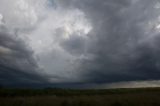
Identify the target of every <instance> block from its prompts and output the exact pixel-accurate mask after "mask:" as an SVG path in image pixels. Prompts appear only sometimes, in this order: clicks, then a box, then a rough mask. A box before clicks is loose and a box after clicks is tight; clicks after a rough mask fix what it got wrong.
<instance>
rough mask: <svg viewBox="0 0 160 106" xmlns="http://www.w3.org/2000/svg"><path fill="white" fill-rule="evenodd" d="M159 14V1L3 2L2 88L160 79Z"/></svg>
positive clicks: (0, 19) (0, 15)
mask: <svg viewBox="0 0 160 106" xmlns="http://www.w3.org/2000/svg"><path fill="white" fill-rule="evenodd" d="M11 4H12V5H11ZM159 14H160V1H159V0H152V1H151V0H130V1H128V0H100V1H97V0H81V1H79V0H38V1H37V0H14V1H12V0H1V1H0V77H1V79H0V81H1V82H0V83H12V84H14V83H23V82H28V83H32V82H37V83H40V82H42V83H44V82H45V83H51V84H60V83H61V84H64V83H66V84H68V83H70V84H71V83H73V84H77V85H78V84H82V85H83V84H93V83H96V84H99V83H112V82H120V81H138V80H159V79H160V77H159V76H160V56H159V53H160V50H159V45H160V44H159V39H160V37H159V34H160V15H159ZM10 80H12V81H11V82H10Z"/></svg>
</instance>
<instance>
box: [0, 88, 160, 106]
mask: <svg viewBox="0 0 160 106" xmlns="http://www.w3.org/2000/svg"><path fill="white" fill-rule="evenodd" d="M0 106H160V88H143V89H142V88H141V89H109V90H69V89H0Z"/></svg>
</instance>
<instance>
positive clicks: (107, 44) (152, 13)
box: [61, 0, 160, 83]
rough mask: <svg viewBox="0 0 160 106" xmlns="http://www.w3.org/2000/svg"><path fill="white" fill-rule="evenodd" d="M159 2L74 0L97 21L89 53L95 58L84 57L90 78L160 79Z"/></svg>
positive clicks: (85, 75)
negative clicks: (157, 25)
mask: <svg viewBox="0 0 160 106" xmlns="http://www.w3.org/2000/svg"><path fill="white" fill-rule="evenodd" d="M61 1H63V0H61ZM158 2H159V1H158V0H152V1H150V0H135V1H134V0H130V1H128V0H82V1H78V0H77V1H75V0H74V1H72V3H73V4H72V6H73V7H74V6H75V7H76V8H80V9H81V10H83V11H84V12H85V14H86V17H87V18H88V19H89V20H90V21H91V23H92V25H93V26H92V27H93V29H92V32H90V34H89V36H92V37H91V38H90V42H91V43H90V44H89V48H88V50H87V54H91V55H93V56H94V58H93V59H83V60H80V61H81V65H80V70H82V73H81V74H82V77H83V78H84V79H85V81H86V82H87V81H88V82H102V83H106V82H117V81H131V80H150V79H160V77H159V76H160V67H159V65H160V56H159V53H160V50H159V48H158V47H159V46H160V44H159V43H158V42H159V32H158V33H156V31H157V29H156V28H155V27H156V24H158V21H157V20H158V17H159V13H160V12H159V9H157V8H155V5H156V4H158ZM64 4H65V5H66V6H70V5H71V4H69V3H65V2H64ZM155 21H157V22H155ZM151 24H155V25H151Z"/></svg>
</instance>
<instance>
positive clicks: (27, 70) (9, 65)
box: [0, 29, 45, 86]
mask: <svg viewBox="0 0 160 106" xmlns="http://www.w3.org/2000/svg"><path fill="white" fill-rule="evenodd" d="M7 31H8V30H6V29H4V30H0V84H3V85H13V86H14V84H18V83H19V84H20V83H21V84H27V83H28V84H30V83H40V82H41V83H42V82H44V81H45V79H44V78H43V77H42V76H41V75H40V74H38V72H37V71H39V69H38V66H37V64H36V62H35V60H34V59H33V57H32V52H31V51H29V50H28V48H27V46H26V45H25V44H24V43H23V42H22V41H21V40H20V39H16V37H15V35H12V34H9V33H8V32H7Z"/></svg>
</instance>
